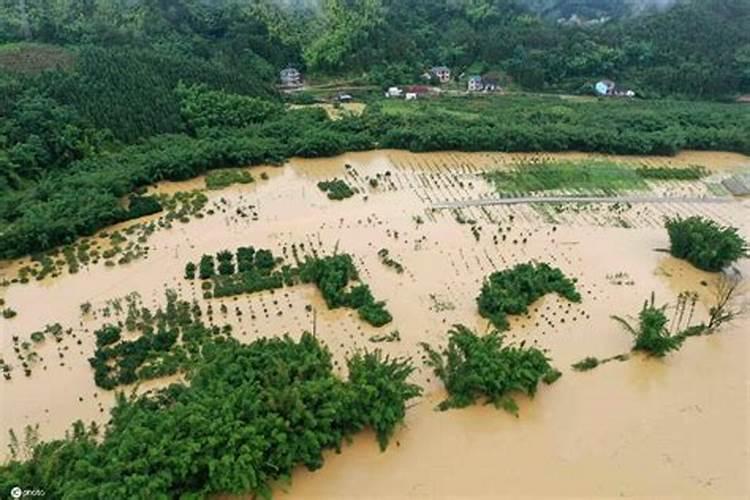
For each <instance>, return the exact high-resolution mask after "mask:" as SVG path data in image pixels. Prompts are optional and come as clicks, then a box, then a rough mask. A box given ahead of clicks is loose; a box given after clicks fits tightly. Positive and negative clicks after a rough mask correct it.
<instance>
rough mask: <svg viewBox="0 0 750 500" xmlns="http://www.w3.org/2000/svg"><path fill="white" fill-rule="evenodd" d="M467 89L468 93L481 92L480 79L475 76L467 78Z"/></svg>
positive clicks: (482, 87) (482, 86) (482, 85)
mask: <svg viewBox="0 0 750 500" xmlns="http://www.w3.org/2000/svg"><path fill="white" fill-rule="evenodd" d="M468 89H469V92H479V91H480V90H483V89H484V84H483V83H482V77H481V76H476V75H475V76H472V77H469V84H468Z"/></svg>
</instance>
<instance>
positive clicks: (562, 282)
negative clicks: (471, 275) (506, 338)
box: [477, 263, 581, 331]
mask: <svg viewBox="0 0 750 500" xmlns="http://www.w3.org/2000/svg"><path fill="white" fill-rule="evenodd" d="M575 282H576V280H575V279H570V278H568V277H566V276H565V275H564V274H563V272H562V271H561V270H560V269H558V268H553V267H550V266H549V265H548V264H546V263H539V264H535V263H526V264H518V265H516V266H515V267H513V268H511V269H504V270H502V271H498V272H495V273H492V274H491V275H490V276H489V277H488V278H487V279H485V281H484V284H483V285H482V291H481V293H480V294H479V297H477V305H478V306H479V314H481V315H482V317H483V318H487V319H489V320H490V322H491V323H492V325H493V326H494V327H495V328H497V329H498V330H501V331H502V330H507V329H508V318H507V315H508V314H525V313H526V312H528V307H529V305H531V304H532V303H533V302H534V301H536V300H537V299H539V298H541V297H542V296H544V295H546V294H548V293H552V292H556V293H558V294H560V295H561V296H563V297H565V298H566V299H568V300H570V301H571V302H580V301H581V295H580V294H579V293H578V290H576V286H575Z"/></svg>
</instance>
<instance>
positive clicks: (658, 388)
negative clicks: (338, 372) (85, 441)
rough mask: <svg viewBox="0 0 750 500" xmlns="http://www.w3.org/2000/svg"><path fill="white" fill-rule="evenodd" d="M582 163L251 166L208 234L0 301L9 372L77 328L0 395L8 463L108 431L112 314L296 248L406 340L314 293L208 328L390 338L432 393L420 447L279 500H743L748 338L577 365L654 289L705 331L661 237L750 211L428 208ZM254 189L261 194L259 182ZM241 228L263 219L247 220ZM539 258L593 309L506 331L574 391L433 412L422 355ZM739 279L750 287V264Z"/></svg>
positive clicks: (369, 441)
mask: <svg viewBox="0 0 750 500" xmlns="http://www.w3.org/2000/svg"><path fill="white" fill-rule="evenodd" d="M585 156H587V155H582V154H565V155H520V154H512V155H511V154H496V153H478V154H466V153H453V152H446V153H436V154H411V153H405V152H400V151H375V152H367V153H357V154H348V155H344V156H340V157H337V158H329V159H317V160H301V159H294V160H292V161H290V162H289V164H288V165H286V166H285V167H283V168H274V167H260V168H254V169H252V172H253V173H254V175H255V177H256V180H257V182H255V183H253V184H250V185H241V186H232V187H229V188H227V189H224V190H222V191H210V192H207V195H208V196H209V198H210V203H211V206H212V207H215V209H216V210H215V213H214V214H213V215H209V216H206V217H205V218H203V219H194V220H192V221H191V222H189V223H188V224H178V225H176V226H175V227H173V228H172V229H169V230H164V231H160V232H157V233H155V234H154V235H152V236H151V238H150V239H149V242H148V245H149V247H150V252H149V257H148V258H146V259H142V260H137V261H135V262H133V263H131V264H127V265H124V266H117V267H114V268H105V267H104V266H91V267H90V268H87V269H83V270H81V271H80V272H79V273H78V274H75V275H68V274H64V275H63V276H61V277H60V278H56V279H47V280H44V281H42V282H33V283H30V284H28V285H11V286H10V287H8V288H5V289H0V296H2V297H3V298H4V299H5V300H6V302H7V304H8V305H9V306H11V307H13V308H14V309H16V310H17V311H18V312H19V315H18V316H17V317H16V318H14V319H12V320H4V319H0V334H1V335H2V338H1V339H0V340H1V342H2V344H1V345H2V349H3V351H2V352H3V354H2V355H3V358H4V359H5V361H7V362H9V363H10V364H13V365H17V363H16V362H15V356H14V353H13V343H12V336H14V335H18V336H19V337H22V338H24V339H25V338H28V335H29V333H30V332H32V331H34V330H38V329H41V328H43V327H44V326H45V325H46V324H49V323H54V322H59V323H61V324H62V325H63V326H64V327H65V328H72V330H73V331H72V333H71V334H70V335H68V336H66V337H65V339H64V340H63V341H62V342H61V343H59V344H58V343H55V342H54V341H51V340H47V341H45V343H44V344H43V345H42V346H41V347H40V348H39V349H38V352H39V354H40V356H41V357H42V358H43V359H42V360H41V361H39V362H38V363H37V365H35V367H34V369H33V372H32V375H31V376H30V377H28V378H27V377H24V376H23V372H22V370H20V367H18V366H14V371H13V379H12V380H11V381H7V382H6V381H0V401H2V405H1V407H0V412H1V413H0V416H1V417H2V418H1V420H2V427H3V429H2V431H3V432H2V433H1V434H0V441H2V442H0V445H2V447H3V448H5V444H6V441H7V436H6V434H5V432H4V431H5V429H7V428H13V429H16V431H19V430H21V429H22V428H23V426H24V425H27V424H34V423H39V424H40V432H41V435H42V437H44V438H53V437H58V436H61V435H63V434H64V432H65V430H66V429H68V428H69V426H70V425H71V423H72V422H73V421H74V420H75V419H77V418H81V419H83V420H84V421H92V420H94V421H99V422H105V421H106V419H107V415H108V411H109V408H110V407H111V406H112V404H113V399H114V398H113V394H112V393H111V392H108V391H102V390H99V389H97V388H96V387H95V386H94V384H93V377H92V373H91V371H90V369H89V367H88V363H87V358H88V357H89V356H91V354H92V352H93V348H94V342H93V334H92V332H93V330H95V329H96V328H97V327H98V326H99V325H101V324H102V323H103V322H106V321H112V320H113V319H115V320H116V319H117V318H118V315H117V313H116V312H111V316H110V317H109V318H105V317H104V316H103V315H104V312H103V311H104V309H106V308H107V302H108V301H111V300H112V299H115V298H118V297H123V296H125V295H126V294H128V293H131V292H137V293H138V294H139V295H140V297H141V298H142V301H143V303H144V305H146V306H156V305H160V304H162V303H163V302H164V290H165V289H166V288H167V287H169V288H175V289H177V290H178V291H179V292H180V294H181V295H182V296H183V297H185V298H189V299H193V298H195V299H196V300H198V301H199V302H200V303H201V304H202V305H204V306H205V305H207V304H206V303H207V302H208V301H204V300H203V299H202V292H201V290H200V287H199V286H198V285H197V284H196V283H194V282H189V281H186V280H184V279H183V278H182V274H183V269H184V265H185V263H186V262H187V261H190V260H192V261H197V260H198V259H199V257H200V255H201V254H203V253H215V252H217V251H219V250H222V249H225V248H229V249H234V248H236V247H237V246H240V245H253V246H255V247H256V248H258V247H266V248H270V249H272V250H273V251H274V253H275V254H278V255H284V252H285V250H286V251H287V255H288V256H289V257H291V253H290V248H291V244H292V243H296V244H297V245H300V244H304V248H305V250H306V251H310V250H312V249H316V250H317V251H319V252H323V253H332V252H333V251H334V250H335V249H338V250H339V251H344V252H348V253H351V254H352V255H353V256H354V257H355V263H356V264H357V266H358V268H359V270H360V272H361V274H362V277H363V279H364V280H365V281H366V282H367V283H369V285H370V286H371V288H372V290H373V294H374V295H375V297H376V298H379V299H381V298H382V299H385V300H387V301H388V308H389V310H390V311H391V312H392V314H393V316H394V322H393V323H392V324H390V325H387V326H385V327H383V328H381V329H375V328H372V327H370V326H368V325H366V324H364V323H363V322H361V321H360V320H359V319H358V318H357V317H356V313H354V314H352V313H351V311H345V310H338V311H327V310H326V308H325V304H324V303H323V301H322V300H321V298H320V296H319V294H318V293H317V292H316V291H315V289H314V288H312V287H307V286H300V287H294V288H285V289H282V290H279V291H276V292H275V293H273V294H271V293H260V294H254V295H243V296H239V297H231V298H226V299H212V300H211V301H210V302H211V303H212V304H213V308H214V310H215V311H218V310H219V306H220V305H221V304H222V303H223V304H225V305H226V306H227V309H228V313H227V314H226V315H222V314H216V315H215V318H216V321H217V322H218V323H231V324H233V325H234V326H235V332H234V335H236V336H237V337H238V338H240V339H241V340H246V341H250V340H252V339H254V338H257V337H259V336H262V335H273V334H283V333H286V332H289V333H291V334H293V335H296V334H299V333H300V332H301V331H303V330H305V329H311V328H312V320H313V318H312V314H311V313H310V312H308V311H307V310H306V306H307V305H312V306H313V307H314V308H315V309H316V310H317V331H318V335H319V337H321V338H323V339H325V340H326V342H327V343H328V345H329V347H330V348H331V350H332V351H333V353H334V355H335V358H336V360H337V361H338V362H339V366H340V365H341V364H342V361H343V359H344V358H345V357H346V356H347V354H348V353H350V352H352V350H354V349H358V348H363V347H370V348H372V347H373V346H374V344H372V343H371V342H369V340H368V339H369V337H370V336H372V335H375V334H384V333H388V332H390V331H391V330H394V329H398V330H399V332H400V334H401V339H402V340H401V341H400V342H395V343H390V344H377V345H378V346H379V347H381V348H383V349H384V350H386V351H388V352H389V353H392V354H397V355H408V356H412V357H413V358H414V359H415V360H416V361H417V365H418V366H419V367H420V370H419V371H418V373H417V374H416V375H415V380H416V381H417V382H419V383H420V384H423V385H424V386H425V388H426V395H425V397H424V398H422V399H420V400H419V401H416V402H414V406H413V407H412V408H411V409H410V410H409V412H408V414H407V420H406V427H405V428H404V429H402V430H401V431H399V432H398V433H397V435H396V437H395V438H394V441H393V442H392V445H391V446H390V447H389V449H388V450H387V451H386V452H385V453H382V454H381V453H380V452H379V451H378V448H377V443H376V441H375V440H374V438H373V436H372V435H368V434H365V435H362V436H358V437H357V438H356V439H355V440H354V442H353V444H352V445H351V446H348V447H346V448H345V449H344V450H343V452H342V454H340V455H336V454H330V456H329V457H328V459H327V461H326V464H325V466H324V467H323V468H322V469H321V470H319V471H316V472H313V473H310V472H307V471H304V470H300V471H299V473H297V474H295V476H294V479H293V480H294V482H293V486H292V487H291V488H290V489H289V492H288V493H284V489H283V488H282V487H279V488H277V491H276V493H277V494H278V495H279V496H282V497H284V496H289V497H290V498H353V497H357V498H383V497H390V498H405V497H415V496H416V497H449V498H466V497H486V498H496V497H499V496H505V497H511V498H512V497H518V496H538V497H557V496H568V497H578V498H580V497H601V496H609V497H615V496H621V495H627V496H651V497H664V496H676V497H680V498H682V497H686V496H700V497H703V496H725V497H731V496H735V497H738V498H746V497H747V496H748V495H750V484H749V482H748V481H749V479H748V474H747V470H748V466H750V430H749V429H750V392H749V389H748V387H750V373H749V369H748V366H749V365H748V361H750V342H749V341H748V336H747V332H748V331H750V322H748V319H747V318H743V319H741V320H739V321H737V322H736V323H735V324H733V325H732V326H731V327H729V328H726V329H725V330H724V331H723V332H722V333H721V334H720V335H715V336H713V337H710V338H695V339H690V340H689V341H688V342H687V343H686V345H685V347H684V348H683V349H682V350H681V351H680V352H679V353H677V354H675V355H673V356H670V357H669V358H667V359H666V360H664V361H655V360H649V359H644V358H641V357H638V356H635V357H633V358H631V359H630V360H629V361H627V362H622V363H621V362H612V363H609V364H607V365H605V366H602V367H600V368H598V369H596V370H594V371H592V372H589V373H583V374H581V373H576V372H574V371H572V370H571V369H570V368H569V367H570V364H571V363H574V362H576V361H579V360H580V359H582V358H583V357H585V356H589V355H591V356H597V357H608V356H612V355H615V354H620V353H624V352H627V351H628V350H629V347H630V345H631V338H630V337H629V336H628V334H626V333H625V332H624V331H622V330H621V329H620V328H619V327H618V325H617V324H616V323H614V322H613V321H612V320H611V319H610V315H611V314H619V315H635V314H636V313H637V311H638V310H639V308H640V306H641V304H642V303H643V301H644V300H645V299H646V298H647V297H648V296H649V295H650V293H651V292H652V291H653V292H654V293H655V294H656V298H657V301H658V302H660V303H671V304H674V303H675V302H676V295H677V294H678V293H680V292H681V291H684V290H691V291H696V292H699V294H700V297H701V300H700V302H699V304H698V306H697V308H696V313H695V319H696V320H698V321H702V320H704V319H705V317H706V310H707V304H708V303H709V301H710V291H711V286H712V284H713V280H714V278H713V277H711V276H710V275H707V274H706V273H701V272H699V271H696V270H695V269H693V268H692V267H690V266H689V265H688V264H686V263H684V262H680V261H676V260H674V259H672V258H671V257H669V256H668V255H667V254H666V253H663V252H659V251H657V250H658V249H663V248H664V247H666V245H667V240H666V234H665V232H664V230H663V229H662V228H661V224H662V220H663V217H664V216H665V215H674V214H683V215H692V214H702V215H706V216H710V217H712V218H714V219H716V220H719V221H720V222H722V223H726V224H732V225H734V226H737V227H740V229H741V232H742V234H743V235H744V236H745V237H746V238H750V217H748V215H750V201H747V200H744V201H743V200H737V201H736V202H734V203H728V204H721V205H701V204H685V203H680V202H675V203H674V204H670V203H667V204H659V205H656V204H654V205H647V204H646V205H638V206H633V207H626V208H621V207H617V208H616V209H612V208H611V207H604V208H602V207H599V208H593V207H583V208H578V209H576V210H574V211H573V210H562V211H559V212H556V211H552V212H540V211H539V210H538V209H535V208H532V207H528V206H514V207H506V206H503V207H500V206H496V207H471V208H465V209H461V210H433V209H432V208H431V207H432V204H434V203H437V202H440V201H445V200H469V199H476V198H482V197H488V196H493V195H494V193H493V192H492V191H491V189H490V187H489V186H488V185H487V184H486V183H485V182H484V181H482V180H481V179H480V178H479V177H478V176H477V173H478V172H480V171H482V170H484V169H488V168H506V167H507V166H509V165H511V164H513V163H514V162H516V161H518V160H520V159H527V158H541V157H545V158H553V157H566V158H581V157H585ZM623 160H624V161H628V162H634V163H638V164H642V163H645V164H649V165H674V166H681V165H689V164H700V165H704V166H706V167H708V168H709V169H711V170H712V172H713V173H714V174H715V175H716V176H718V178H721V176H723V175H728V174H730V173H732V172H735V171H739V170H742V169H748V168H750V159H749V158H747V157H744V156H741V155H735V154H726V153H697V152H696V153H684V154H682V155H680V156H678V157H676V158H658V157H648V158H637V159H634V158H624V159H623ZM261 172H266V173H267V175H268V180H261V179H260V175H259V174H260V173H261ZM256 174H257V175H256ZM333 177H339V178H343V179H345V180H346V181H347V182H348V183H349V184H350V185H352V186H354V187H357V188H358V189H359V191H360V192H359V193H358V194H357V195H356V196H355V197H353V198H350V199H347V200H344V201H340V202H334V201H330V200H328V199H327V198H326V196H325V195H324V193H322V192H321V191H320V190H318V188H317V187H316V183H317V182H318V181H319V180H323V179H330V178H333ZM370 178H377V179H378V185H377V187H372V186H371V185H370V183H369V179H370ZM202 187H203V180H202V179H195V180H193V181H189V182H181V183H164V184H162V185H160V186H157V187H156V188H155V190H157V191H160V192H169V193H173V192H176V191H181V190H188V189H200V188H202ZM706 189H707V188H706V185H705V184H704V183H694V184H689V185H687V187H686V186H685V185H684V184H683V185H679V186H676V185H674V184H670V183H663V184H657V185H654V190H655V191H658V192H661V193H664V194H665V195H669V194H670V193H680V194H682V193H684V192H695V193H705V192H706ZM238 209H239V210H241V211H242V212H244V213H249V212H254V213H256V214H257V217H243V216H242V215H240V214H239V213H238ZM256 219H257V220H256ZM471 221H475V224H474V228H475V230H474V231H472V229H471V227H472V224H471ZM477 235H478V236H477ZM477 237H478V240H477ZM381 248H386V249H388V250H389V253H390V256H391V257H392V258H394V259H395V260H397V261H399V262H400V263H401V264H403V266H404V268H405V272H404V273H403V274H397V273H396V272H395V271H393V270H391V269H389V268H387V267H385V266H384V265H383V264H382V263H381V262H380V259H379V257H378V255H377V252H378V250H379V249H381ZM531 259H536V260H540V261H546V262H549V263H551V264H552V265H555V266H557V267H560V268H561V269H562V270H563V271H564V272H565V273H567V274H568V275H570V276H574V277H576V278H577V279H578V280H579V289H580V290H581V292H582V295H583V298H584V300H583V302H582V303H581V304H570V303H568V302H566V301H565V300H563V299H559V298H558V297H556V296H548V297H546V298H544V299H542V300H540V301H539V302H538V303H536V304H534V305H533V306H532V308H531V310H530V313H529V315H528V316H527V317H519V318H514V319H513V321H512V328H511V330H510V332H509V336H510V337H511V338H513V339H514V340H517V341H521V340H525V341H526V342H527V344H536V345H538V346H540V347H543V348H546V349H548V350H549V356H550V357H551V358H552V360H553V363H554V364H555V365H556V366H557V367H558V368H559V369H560V370H561V371H562V372H563V377H562V378H561V379H560V380H559V381H558V382H557V383H556V384H554V385H553V386H550V387H546V386H545V387H542V388H541V389H540V391H539V394H538V395H537V397H536V398H535V399H534V400H531V401H528V400H521V401H520V406H521V411H520V418H518V419H516V418H514V417H512V416H509V415H507V414H505V413H503V412H501V411H498V410H495V409H491V408H484V407H476V408H470V409H466V410H454V411H450V412H445V413H439V412H435V411H433V408H434V406H435V405H436V404H437V403H438V402H439V401H440V398H441V396H442V394H441V390H440V387H439V384H437V383H436V381H435V380H434V377H433V376H432V374H431V373H429V372H428V371H427V370H426V369H424V367H422V365H421V361H420V357H421V352H420V351H419V349H418V347H417V344H418V342H422V341H427V342H430V343H432V344H439V343H442V340H443V339H444V337H445V332H446V330H447V329H448V328H450V326H451V325H452V324H454V323H464V324H466V325H467V326H470V327H472V328H477V329H480V330H481V331H484V330H485V329H486V328H487V322H486V321H484V320H482V319H481V318H480V317H479V316H478V315H477V313H476V303H475V297H476V296H477V294H478V292H479V288H480V287H481V283H482V280H483V278H484V277H485V276H486V275H487V274H489V273H491V272H493V271H495V270H497V269H502V268H504V267H507V266H511V265H513V264H516V263H519V262H526V261H528V260H531ZM17 266H18V263H17V262H16V263H13V262H10V263H4V264H3V265H2V267H0V278H2V275H4V276H6V277H11V276H12V275H13V274H12V273H13V272H14V270H15V269H16V268H17ZM741 267H742V270H743V271H744V273H745V274H746V275H750V266H749V265H748V262H747V261H743V262H742V263H741ZM615 275H619V276H627V279H624V280H622V279H615V278H613V276H615ZM618 283H619V284H618ZM84 302H91V304H92V308H93V310H94V314H88V315H85V316H82V314H81V310H80V304H82V303H84ZM237 308H239V309H240V310H241V311H242V315H241V316H238V315H237V314H236V310H237ZM120 319H123V318H122V317H120ZM79 342H80V343H79ZM156 385H158V384H157V383H150V384H144V385H143V386H142V387H140V388H138V390H139V391H143V390H148V389H150V388H152V387H155V386H156Z"/></svg>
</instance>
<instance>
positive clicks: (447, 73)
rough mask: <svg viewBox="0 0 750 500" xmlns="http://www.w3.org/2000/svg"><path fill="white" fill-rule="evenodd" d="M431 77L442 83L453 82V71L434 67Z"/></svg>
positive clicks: (431, 70) (444, 67)
mask: <svg viewBox="0 0 750 500" xmlns="http://www.w3.org/2000/svg"><path fill="white" fill-rule="evenodd" d="M430 75H431V76H434V77H435V78H437V79H438V80H440V83H447V82H449V81H451V70H450V69H448V67H447V66H433V67H432V68H430Z"/></svg>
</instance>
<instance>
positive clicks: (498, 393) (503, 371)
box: [421, 325, 560, 414]
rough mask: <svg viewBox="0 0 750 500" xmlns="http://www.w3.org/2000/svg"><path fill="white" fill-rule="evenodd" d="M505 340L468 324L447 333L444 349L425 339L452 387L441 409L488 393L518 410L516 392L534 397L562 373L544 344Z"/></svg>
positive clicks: (431, 361) (432, 362)
mask: <svg viewBox="0 0 750 500" xmlns="http://www.w3.org/2000/svg"><path fill="white" fill-rule="evenodd" d="M503 342H504V337H503V336H502V335H501V334H500V333H499V332H498V331H492V332H490V333H488V334H487V335H485V336H483V337H482V336H479V335H477V334H476V333H475V332H473V331H471V330H469V329H468V328H466V327H465V326H462V325H455V326H454V327H453V329H451V330H450V331H449V332H448V347H447V348H445V349H444V350H443V351H442V352H438V351H436V350H435V349H433V348H432V347H431V346H430V345H428V344H426V343H422V344H421V346H422V348H423V349H424V350H425V352H426V353H427V366H429V367H431V368H432V369H433V371H434V372H435V375H436V376H437V377H438V378H439V379H440V380H441V381H442V382H443V384H444V385H445V389H446V390H447V391H448V399H446V400H445V401H443V402H441V403H440V404H439V405H438V409H440V410H447V409H450V408H464V407H466V406H469V405H472V404H474V403H475V402H476V400H477V399H479V398H485V399H486V401H487V403H492V404H494V405H495V406H496V407H498V408H503V409H505V410H507V411H509V412H511V413H513V414H517V413H518V406H517V405H516V402H515V401H514V400H513V398H512V393H513V392H516V391H520V392H523V393H525V394H527V395H529V396H534V394H535V393H536V389H537V386H538V385H539V382H540V381H542V380H546V381H547V382H548V383H552V382H554V381H555V380H557V378H559V376H560V375H559V372H558V371H557V370H555V369H554V368H552V366H551V365H550V364H549V360H548V359H547V357H546V356H545V355H544V353H543V352H542V351H540V350H539V349H537V348H535V347H524V346H523V345H521V346H513V345H510V346H504V345H503Z"/></svg>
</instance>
